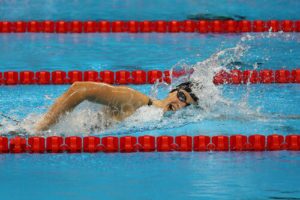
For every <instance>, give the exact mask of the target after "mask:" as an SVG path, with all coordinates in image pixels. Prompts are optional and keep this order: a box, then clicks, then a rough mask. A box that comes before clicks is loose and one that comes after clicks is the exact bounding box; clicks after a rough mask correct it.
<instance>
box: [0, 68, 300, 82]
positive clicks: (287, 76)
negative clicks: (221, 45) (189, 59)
mask: <svg viewBox="0 0 300 200" xmlns="http://www.w3.org/2000/svg"><path fill="white" fill-rule="evenodd" d="M190 73H193V71H184V70H182V71H173V72H172V73H171V72H170V71H168V70H167V71H160V70H150V71H143V70H134V71H131V72H130V71H126V70H120V71H116V72H113V71H109V70H105V71H101V72H98V71H93V70H90V71H76V70H73V71H68V72H65V71H52V72H49V71H38V72H33V71H21V72H17V71H6V72H0V85H1V84H4V85H17V84H20V85H32V84H39V85H49V84H55V85H60V84H72V83H74V82H76V81H93V82H103V83H108V84H118V85H126V84H136V85H138V84H154V83H155V82H157V81H159V82H166V83H171V80H172V78H177V77H180V76H183V75H186V74H190ZM213 82H214V83H215V84H216V85H219V84H247V83H250V84H256V83H263V84H268V83H300V69H294V70H291V71H290V70H285V69H280V70H261V71H256V70H245V71H241V70H231V71H220V72H218V73H217V74H216V75H215V76H214V79H213Z"/></svg>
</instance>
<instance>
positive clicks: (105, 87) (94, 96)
mask: <svg viewBox="0 0 300 200" xmlns="http://www.w3.org/2000/svg"><path fill="white" fill-rule="evenodd" d="M192 86H193V83H192V82H185V83H181V84H180V85H178V86H176V88H175V89H173V90H171V91H170V93H169V95H168V96H167V97H166V98H165V99H162V100H154V99H151V98H149V97H148V96H146V95H145V94H142V93H141V92H138V91H136V90H134V89H132V88H129V87H125V86H113V85H109V84H105V83H95V82H75V83H73V84H72V86H71V87H70V88H69V89H68V90H67V91H66V92H65V93H64V94H63V95H62V96H60V97H59V98H58V99H57V100H56V101H55V103H54V104H53V105H52V106H51V108H50V109H49V111H48V112H47V113H46V114H45V115H44V116H43V118H42V119H41V120H40V121H39V122H38V123H37V124H36V126H35V130H36V131H38V132H39V131H45V130H48V129H49V128H50V127H51V126H52V125H54V124H56V123H57V122H58V120H59V118H60V117H61V116H62V115H64V114H65V113H67V112H70V111H72V110H73V109H74V108H75V107H76V106H77V105H79V104H80V103H81V102H83V101H85V100H87V101H90V102H93V103H98V104H102V105H104V106H106V109H105V114H106V115H107V117H110V118H111V119H113V120H114V121H122V120H123V119H125V118H126V117H129V116H130V115H132V114H133V113H134V112H135V111H136V110H137V109H138V108H140V107H142V106H152V105H153V106H155V107H158V108H161V109H163V111H164V112H167V111H177V110H179V109H181V108H184V107H186V106H189V105H191V104H195V105H196V104H197V102H198V98H197V96H196V95H195V94H194V93H193V91H192Z"/></svg>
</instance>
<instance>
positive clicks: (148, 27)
mask: <svg viewBox="0 0 300 200" xmlns="http://www.w3.org/2000/svg"><path fill="white" fill-rule="evenodd" d="M268 31H271V32H279V31H283V32H300V20H294V21H293V20H268V21H264V20H252V21H250V20H239V21H237V20H184V21H177V20H171V21H165V20H157V21H150V20H149V21H148V20H146V21H134V20H130V21H122V20H117V21H91V20H90V21H77V20H74V21H63V20H59V21H52V20H45V21H38V20H32V21H0V33H25V32H30V33H111V32H112V33H125V32H126V33H151V32H156V33H179V32H184V33H195V32H197V33H202V34H206V33H245V32H268Z"/></svg>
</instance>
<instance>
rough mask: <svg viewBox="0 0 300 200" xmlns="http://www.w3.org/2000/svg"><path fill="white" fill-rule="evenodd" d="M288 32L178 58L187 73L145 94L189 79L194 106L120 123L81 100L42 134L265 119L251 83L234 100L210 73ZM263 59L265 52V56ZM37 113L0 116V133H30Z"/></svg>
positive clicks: (150, 111) (151, 111)
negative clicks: (16, 119)
mask: <svg viewBox="0 0 300 200" xmlns="http://www.w3.org/2000/svg"><path fill="white" fill-rule="evenodd" d="M290 37H291V35H289V34H286V33H285V34H282V33H271V32H270V33H264V34H255V35H253V34H245V35H243V36H242V37H241V39H240V40H239V42H238V43H237V44H236V45H235V46H234V47H231V48H226V49H223V50H220V51H217V52H216V53H215V54H213V55H211V56H210V57H209V58H207V59H206V60H204V61H201V62H197V63H196V64H193V65H190V64H187V63H185V62H184V60H181V61H180V62H178V63H177V64H176V65H174V66H173V70H178V69H179V70H184V71H186V72H189V71H191V70H192V71H193V73H191V74H190V73H187V75H186V76H182V77H180V78H178V79H174V80H173V81H172V84H171V85H166V84H165V83H156V84H154V85H153V86H152V88H151V92H150V96H151V97H152V98H157V96H158V92H159V90H164V92H165V93H166V91H169V90H170V89H171V88H173V87H174V86H175V85H176V84H178V83H180V82H183V81H187V80H191V81H193V82H194V83H197V84H195V86H194V88H193V90H194V93H195V94H196V95H197V96H198V97H199V107H197V106H191V107H187V108H186V109H182V110H180V111H177V112H175V113H166V114H163V112H162V110H161V109H158V108H155V107H153V106H151V107H148V106H146V107H141V108H140V109H138V110H137V111H136V112H135V113H134V114H133V115H132V116H130V117H128V118H127V119H126V120H124V121H123V122H122V123H112V121H110V120H108V119H107V117H105V115H104V113H103V112H101V109H102V106H101V105H97V104H92V103H87V102H86V103H83V104H81V105H80V106H79V107H78V108H76V109H75V110H74V111H73V112H71V113H68V114H66V115H65V116H64V117H62V118H61V120H60V123H58V124H57V125H55V126H54V127H52V128H51V130H50V131H48V132H45V134H47V135H89V134H93V133H95V134H106V133H108V134H111V133H127V134H128V133H131V132H138V131H147V130H159V129H168V128H176V127H181V126H184V125H186V124H189V123H198V122H199V121H201V120H204V119H217V120H222V119H233V120H240V121H243V120H244V121H251V120H256V121H257V120H261V121H265V120H268V118H267V117H266V115H263V114H261V112H260V107H258V106H256V107H252V108H251V107H250V106H249V104H248V98H249V93H250V91H251V87H246V93H245V94H243V96H242V98H241V99H239V100H238V101H236V100H232V99H230V98H226V97H225V96H224V95H223V87H226V86H216V85H214V84H213V81H212V80H213V77H214V75H215V74H216V73H217V72H218V71H220V70H225V71H228V70H229V67H228V66H230V69H232V67H233V68H237V69H238V68H239V66H238V65H237V66H232V65H231V64H232V63H239V62H240V60H241V59H242V58H243V56H245V54H246V53H247V52H248V51H249V50H250V49H251V48H253V45H252V44H251V41H257V40H260V39H266V38H276V39H279V40H288V39H290ZM264 59H265V61H266V62H267V61H268V57H265V58H264ZM252 68H253V69H257V68H259V65H258V64H257V63H254V64H253V65H252ZM40 117H41V116H40V115H37V114H31V115H29V116H27V117H26V118H25V119H23V120H22V121H21V123H20V124H18V125H16V124H15V123H12V122H11V121H9V120H5V119H3V120H2V121H1V124H2V127H3V128H1V129H0V134H2V133H4V130H5V132H6V133H7V132H9V131H11V132H18V133H20V132H24V133H29V134H34V132H32V130H33V124H34V123H35V121H37V120H38V119H39V118H40Z"/></svg>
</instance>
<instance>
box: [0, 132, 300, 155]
mask: <svg viewBox="0 0 300 200" xmlns="http://www.w3.org/2000/svg"><path fill="white" fill-rule="evenodd" d="M281 150H289V151H300V135H299V134H292V135H286V136H284V135H278V134H272V135H267V136H265V135H260V134H255V135H250V136H246V135H231V136H226V135H217V136H206V135H196V136H188V135H180V136H175V137H173V136H168V135H162V136H157V137H155V136H151V135H143V136H139V137H135V136H121V137H116V136H105V137H101V138H100V137H97V136H86V137H79V136H68V137H65V138H64V137H61V136H49V137H46V138H45V137H28V138H25V137H20V136H17V137H11V138H8V137H0V153H26V152H27V153H64V152H67V153H83V152H85V153H97V152H106V153H117V152H121V153H132V152H171V151H184V152H192V151H194V152H198V151H225V152H228V151H231V152H232V151H281Z"/></svg>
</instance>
